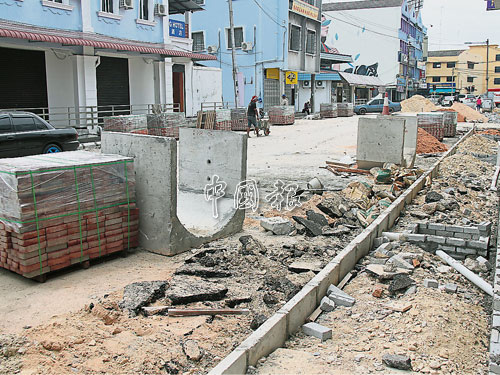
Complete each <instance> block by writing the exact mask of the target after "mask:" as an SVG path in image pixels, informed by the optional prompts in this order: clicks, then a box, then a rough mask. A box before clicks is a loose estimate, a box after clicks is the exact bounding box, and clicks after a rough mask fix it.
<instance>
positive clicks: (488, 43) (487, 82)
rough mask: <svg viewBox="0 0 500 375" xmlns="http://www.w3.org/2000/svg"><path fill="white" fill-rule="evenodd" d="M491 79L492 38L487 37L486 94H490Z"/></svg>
mask: <svg viewBox="0 0 500 375" xmlns="http://www.w3.org/2000/svg"><path fill="white" fill-rule="evenodd" d="M489 80H490V39H489V38H488V39H486V95H488V89H489Z"/></svg>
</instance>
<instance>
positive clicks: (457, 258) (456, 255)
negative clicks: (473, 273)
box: [448, 253, 466, 260]
mask: <svg viewBox="0 0 500 375" xmlns="http://www.w3.org/2000/svg"><path fill="white" fill-rule="evenodd" d="M448 255H449V256H450V257H452V258H453V259H456V260H464V259H465V257H466V256H465V255H463V254H457V253H448Z"/></svg>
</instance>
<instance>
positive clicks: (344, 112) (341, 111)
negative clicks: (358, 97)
mask: <svg viewBox="0 0 500 375" xmlns="http://www.w3.org/2000/svg"><path fill="white" fill-rule="evenodd" d="M337 114H338V117H352V116H354V106H353V104H352V103H337Z"/></svg>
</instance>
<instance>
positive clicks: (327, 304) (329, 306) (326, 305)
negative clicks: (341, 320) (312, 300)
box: [319, 296, 335, 312]
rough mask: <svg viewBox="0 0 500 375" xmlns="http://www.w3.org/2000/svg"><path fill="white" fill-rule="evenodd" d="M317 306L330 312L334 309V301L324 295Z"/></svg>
mask: <svg viewBox="0 0 500 375" xmlns="http://www.w3.org/2000/svg"><path fill="white" fill-rule="evenodd" d="M319 307H320V308H321V310H322V311H327V312H330V311H333V310H335V302H334V301H332V300H331V299H330V298H328V297H326V296H325V297H323V298H322V299H321V303H320V304H319Z"/></svg>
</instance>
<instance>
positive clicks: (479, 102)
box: [476, 97, 483, 112]
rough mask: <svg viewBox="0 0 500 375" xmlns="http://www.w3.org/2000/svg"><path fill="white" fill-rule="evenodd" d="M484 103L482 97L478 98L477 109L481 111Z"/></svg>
mask: <svg viewBox="0 0 500 375" xmlns="http://www.w3.org/2000/svg"><path fill="white" fill-rule="evenodd" d="M482 104H483V101H482V100H481V97H478V98H477V101H476V110H477V111H478V112H481V105H482Z"/></svg>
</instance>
